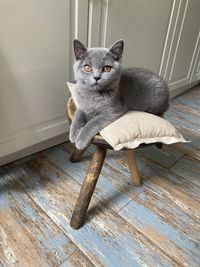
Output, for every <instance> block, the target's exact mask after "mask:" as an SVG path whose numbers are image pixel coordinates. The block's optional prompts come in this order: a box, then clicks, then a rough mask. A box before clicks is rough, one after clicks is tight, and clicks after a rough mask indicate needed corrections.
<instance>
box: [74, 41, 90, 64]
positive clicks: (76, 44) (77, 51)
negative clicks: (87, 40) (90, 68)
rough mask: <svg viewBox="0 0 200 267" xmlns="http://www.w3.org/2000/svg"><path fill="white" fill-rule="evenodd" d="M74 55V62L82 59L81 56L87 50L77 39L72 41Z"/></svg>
mask: <svg viewBox="0 0 200 267" xmlns="http://www.w3.org/2000/svg"><path fill="white" fill-rule="evenodd" d="M73 44H74V55H75V58H76V60H79V59H81V58H82V56H83V54H84V53H85V52H86V51H87V48H86V47H85V46H84V45H83V44H82V43H81V42H80V41H79V40H77V39H75V40H74V42H73Z"/></svg>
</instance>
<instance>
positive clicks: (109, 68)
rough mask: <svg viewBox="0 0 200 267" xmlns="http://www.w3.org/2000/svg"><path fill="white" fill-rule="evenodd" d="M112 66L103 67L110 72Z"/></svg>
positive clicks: (104, 70)
mask: <svg viewBox="0 0 200 267" xmlns="http://www.w3.org/2000/svg"><path fill="white" fill-rule="evenodd" d="M111 69H112V68H111V66H104V67H103V72H110V71H111Z"/></svg>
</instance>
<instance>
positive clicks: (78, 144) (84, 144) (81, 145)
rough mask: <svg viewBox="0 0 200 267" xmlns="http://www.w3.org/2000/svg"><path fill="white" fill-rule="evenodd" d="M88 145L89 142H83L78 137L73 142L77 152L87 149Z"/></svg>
mask: <svg viewBox="0 0 200 267" xmlns="http://www.w3.org/2000/svg"><path fill="white" fill-rule="evenodd" d="M89 144H90V141H87V140H83V139H81V138H79V137H77V139H76V141H75V145H76V148H77V149H79V150H80V149H85V148H87V147H88V146H89Z"/></svg>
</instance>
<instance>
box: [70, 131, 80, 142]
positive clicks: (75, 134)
mask: <svg viewBox="0 0 200 267" xmlns="http://www.w3.org/2000/svg"><path fill="white" fill-rule="evenodd" d="M77 135H78V133H76V132H74V131H70V132H69V140H70V142H71V143H75V141H76V138H77Z"/></svg>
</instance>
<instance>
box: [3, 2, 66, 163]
mask: <svg viewBox="0 0 200 267" xmlns="http://www.w3.org/2000/svg"><path fill="white" fill-rule="evenodd" d="M68 5H69V1H67V0H59V1H55V0H28V1H27V0H17V1H16V0H0V160H1V158H2V157H4V156H6V155H9V154H10V153H14V152H16V151H19V150H21V149H23V148H26V147H29V146H31V145H34V144H37V143H40V142H41V141H43V140H47V139H49V138H51V137H54V136H55V135H59V134H62V133H65V132H67V129H68V128H67V123H66V112H65V109H66V100H67V88H66V81H67V80H68V79H69V55H68V51H69V47H68V46H69V14H68V13H69V6H68ZM1 163H2V162H1V161H0V164H1ZM3 163H4V162H3Z"/></svg>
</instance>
